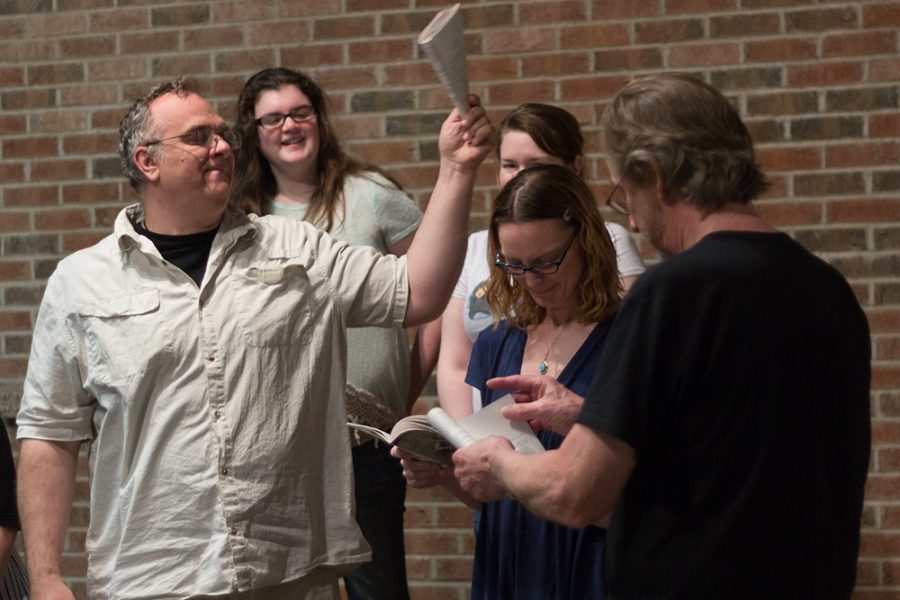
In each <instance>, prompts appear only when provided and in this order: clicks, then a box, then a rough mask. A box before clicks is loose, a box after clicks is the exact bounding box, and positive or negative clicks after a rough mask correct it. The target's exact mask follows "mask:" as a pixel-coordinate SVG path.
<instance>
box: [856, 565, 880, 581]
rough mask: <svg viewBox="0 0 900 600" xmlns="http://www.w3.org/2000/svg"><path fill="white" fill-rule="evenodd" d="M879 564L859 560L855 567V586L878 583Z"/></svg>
mask: <svg viewBox="0 0 900 600" xmlns="http://www.w3.org/2000/svg"><path fill="white" fill-rule="evenodd" d="M880 567H881V563H880V562H878V561H875V560H860V561H859V562H858V563H857V565H856V585H857V586H859V585H872V584H875V583H878V581H879V578H878V575H879V573H880Z"/></svg>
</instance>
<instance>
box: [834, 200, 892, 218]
mask: <svg viewBox="0 0 900 600" xmlns="http://www.w3.org/2000/svg"><path fill="white" fill-rule="evenodd" d="M825 208H826V216H827V221H828V222H835V223H850V222H862V221H885V222H890V221H900V198H898V199H892V200H888V199H885V200H870V199H867V198H861V199H858V200H831V201H829V202H828V203H827V204H826V205H825Z"/></svg>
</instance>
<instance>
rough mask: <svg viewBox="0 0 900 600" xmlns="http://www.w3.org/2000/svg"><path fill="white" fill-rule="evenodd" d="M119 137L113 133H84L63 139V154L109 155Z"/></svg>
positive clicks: (114, 148) (113, 150)
mask: <svg viewBox="0 0 900 600" xmlns="http://www.w3.org/2000/svg"><path fill="white" fill-rule="evenodd" d="M118 142H119V136H118V135H117V134H116V133H115V132H112V131H110V132H105V133H101V132H97V133H84V134H76V135H67V136H66V137H65V138H63V154H111V153H112V152H115V150H116V145H117V144H118Z"/></svg>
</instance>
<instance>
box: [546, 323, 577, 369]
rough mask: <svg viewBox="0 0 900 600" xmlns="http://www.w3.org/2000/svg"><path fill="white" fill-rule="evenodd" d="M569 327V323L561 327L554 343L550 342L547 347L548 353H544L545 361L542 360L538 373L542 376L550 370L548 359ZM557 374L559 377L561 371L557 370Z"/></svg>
mask: <svg viewBox="0 0 900 600" xmlns="http://www.w3.org/2000/svg"><path fill="white" fill-rule="evenodd" d="M570 323H571V321H570ZM568 326H569V323H565V324H563V325H560V327H559V332H558V333H557V334H556V337H555V338H553V341H552V342H550V345H549V346H547V351H546V352H544V358H543V360H541V363H540V364H539V365H538V371H539V372H540V374H541V375H546V374H547V371H549V370H550V363H548V362H547V358H548V357H549V356H550V351H551V350H553V346H555V345H556V342H557V341H559V338H560V337H562V334H563V331H565V330H566V327H568ZM556 374H557V375H559V370H557V372H556Z"/></svg>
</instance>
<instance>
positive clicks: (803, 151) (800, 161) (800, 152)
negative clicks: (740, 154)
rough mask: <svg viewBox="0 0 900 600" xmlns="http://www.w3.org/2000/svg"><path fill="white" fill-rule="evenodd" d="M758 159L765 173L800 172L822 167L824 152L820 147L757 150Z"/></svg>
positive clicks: (793, 146)
mask: <svg viewBox="0 0 900 600" xmlns="http://www.w3.org/2000/svg"><path fill="white" fill-rule="evenodd" d="M756 158H757V160H758V161H759V163H760V165H761V166H762V168H763V171H764V172H770V171H800V170H809V169H818V168H821V167H822V151H821V149H820V148H818V147H802V146H801V147H798V146H796V145H792V146H787V147H774V148H773V147H765V148H757V150H756Z"/></svg>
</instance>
